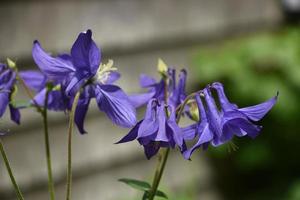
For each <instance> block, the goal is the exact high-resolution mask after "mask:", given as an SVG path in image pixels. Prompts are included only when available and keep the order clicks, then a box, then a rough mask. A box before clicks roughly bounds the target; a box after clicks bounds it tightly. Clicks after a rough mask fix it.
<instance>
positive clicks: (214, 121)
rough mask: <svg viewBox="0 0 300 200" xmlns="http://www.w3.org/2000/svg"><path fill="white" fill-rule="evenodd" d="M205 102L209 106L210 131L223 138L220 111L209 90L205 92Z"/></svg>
mask: <svg viewBox="0 0 300 200" xmlns="http://www.w3.org/2000/svg"><path fill="white" fill-rule="evenodd" d="M203 93H204V98H205V102H206V105H207V110H206V111H207V113H206V115H207V119H208V123H209V124H210V129H211V130H212V131H213V133H214V134H215V135H216V136H218V137H221V136H222V127H221V120H222V119H221V116H220V113H219V111H218V108H217V106H216V104H215V101H214V99H213V97H212V95H211V93H210V91H208V89H207V88H205V89H204V90H203Z"/></svg>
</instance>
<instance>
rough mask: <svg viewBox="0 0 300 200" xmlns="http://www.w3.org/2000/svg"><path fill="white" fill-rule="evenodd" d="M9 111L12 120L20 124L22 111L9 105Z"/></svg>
mask: <svg viewBox="0 0 300 200" xmlns="http://www.w3.org/2000/svg"><path fill="white" fill-rule="evenodd" d="M9 110H10V119H11V120H12V121H14V122H16V123H17V124H20V118H21V115H20V111H19V109H17V108H14V107H13V106H12V105H11V104H9Z"/></svg>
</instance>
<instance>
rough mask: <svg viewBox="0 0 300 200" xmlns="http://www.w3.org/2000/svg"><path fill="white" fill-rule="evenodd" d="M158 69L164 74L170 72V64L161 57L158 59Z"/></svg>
mask: <svg viewBox="0 0 300 200" xmlns="http://www.w3.org/2000/svg"><path fill="white" fill-rule="evenodd" d="M157 70H158V72H159V73H162V74H167V72H168V66H167V64H166V63H165V62H164V61H163V60H162V59H161V58H159V59H158V64H157Z"/></svg>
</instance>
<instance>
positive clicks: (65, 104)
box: [19, 70, 71, 111]
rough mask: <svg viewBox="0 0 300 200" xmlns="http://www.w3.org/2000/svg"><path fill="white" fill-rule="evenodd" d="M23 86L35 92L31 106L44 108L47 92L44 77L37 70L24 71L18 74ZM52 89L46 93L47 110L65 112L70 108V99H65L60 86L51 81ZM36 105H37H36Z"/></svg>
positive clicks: (45, 78)
mask: <svg viewBox="0 0 300 200" xmlns="http://www.w3.org/2000/svg"><path fill="white" fill-rule="evenodd" d="M19 75H20V77H21V78H22V80H23V81H24V82H25V84H26V85H27V86H28V87H29V88H30V89H32V90H33V91H35V92H36V95H35V96H34V99H33V100H31V102H30V103H31V105H33V106H39V107H44V105H45V98H46V92H47V83H48V81H49V80H48V78H47V76H46V75H44V74H43V73H41V72H40V71H37V70H35V71H34V70H26V71H21V72H20V73H19ZM51 84H53V87H52V88H51V91H49V92H48V104H47V109H49V110H53V111H66V110H68V109H70V108H71V103H70V98H69V97H67V96H66V95H65V93H64V91H63V90H62V89H61V87H62V84H61V83H59V82H57V81H53V82H52V83H51ZM36 104H37V105H36Z"/></svg>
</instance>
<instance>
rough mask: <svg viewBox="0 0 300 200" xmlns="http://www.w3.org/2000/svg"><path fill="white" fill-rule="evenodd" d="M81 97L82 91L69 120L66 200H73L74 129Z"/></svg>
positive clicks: (78, 95) (77, 97)
mask: <svg viewBox="0 0 300 200" xmlns="http://www.w3.org/2000/svg"><path fill="white" fill-rule="evenodd" d="M79 97H80V91H78V92H77V93H76V95H75V98H74V101H73V105H72V109H71V112H70V118H69V130H68V169H67V195H66V200H70V199H71V187H72V134H73V128H74V119H75V111H76V107H77V104H78V100H79Z"/></svg>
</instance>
